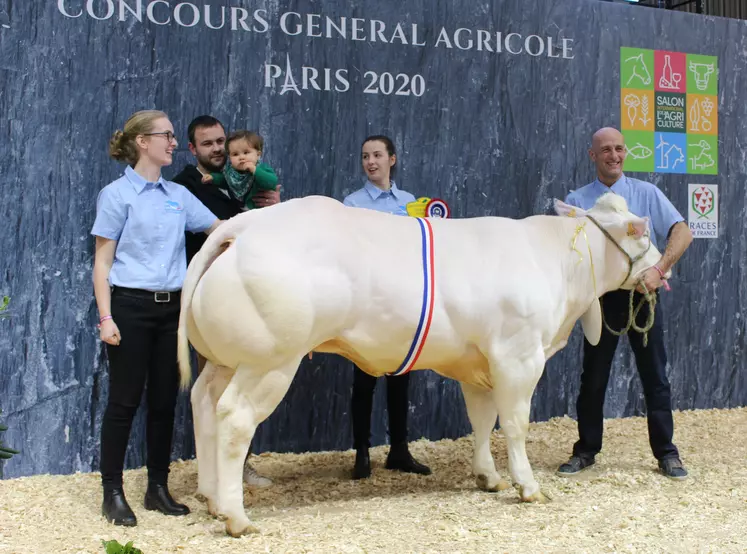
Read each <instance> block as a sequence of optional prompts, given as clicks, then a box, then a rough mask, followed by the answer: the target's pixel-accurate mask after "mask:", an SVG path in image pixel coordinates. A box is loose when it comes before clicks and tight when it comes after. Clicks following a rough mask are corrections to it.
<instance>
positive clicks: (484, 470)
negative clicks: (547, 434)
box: [462, 383, 511, 492]
mask: <svg viewBox="0 0 747 554" xmlns="http://www.w3.org/2000/svg"><path fill="white" fill-rule="evenodd" d="M462 393H463V394H464V403H465V404H466V406H467V415H468V416H469V421H470V423H471V424H472V431H473V432H474V434H475V450H474V454H473V458H472V472H473V473H474V475H475V479H476V480H477V486H478V487H480V488H481V489H482V490H484V491H488V492H496V491H502V490H505V489H507V488H509V487H510V486H511V485H509V484H508V482H506V481H504V480H503V479H501V478H500V476H499V475H498V472H497V471H496V469H495V461H494V460H493V455H492V454H491V453H490V434H491V433H492V432H493V428H494V427H495V420H496V418H497V417H498V407H497V406H496V403H495V399H494V398H493V392H492V391H490V390H484V389H480V388H478V387H475V386H474V385H469V384H467V383H462Z"/></svg>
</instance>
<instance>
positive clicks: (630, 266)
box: [585, 214, 651, 288]
mask: <svg viewBox="0 0 747 554" xmlns="http://www.w3.org/2000/svg"><path fill="white" fill-rule="evenodd" d="M585 217H588V218H589V220H590V221H591V222H592V223H593V224H594V225H596V226H597V227H598V228H599V230H600V231H602V234H604V236H605V237H607V238H608V239H609V240H610V241H611V242H612V244H614V245H615V246H616V247H617V249H618V250H619V251H620V252H622V253H623V256H625V257H626V258H627V259H628V273H627V274H626V275H625V279H623V282H622V283H620V286H619V287H617V288H622V286H623V285H624V284H625V283H626V282H627V281H628V279H629V278H630V275H631V274H632V273H633V266H634V265H635V263H636V262H637V261H638V260H640V259H642V258H643V256H645V255H646V253H647V252H648V251H649V249H650V248H651V237H650V236H649V235H646V236H647V237H648V239H649V240H648V246H647V247H646V249H645V250H644V251H643V252H641V253H640V254H638V255H637V256H636V257H635V258H633V257H632V256H631V255H630V254H628V253H627V252H626V251H625V249H624V248H623V247H622V246H620V243H618V242H617V241H616V240H615V239H614V237H613V236H612V235H610V234H609V232H608V231H607V229H605V228H604V227H602V226H601V225H600V224H599V222H598V221H597V220H596V219H594V218H593V217H592V216H590V215H589V214H586V216H585ZM587 242H588V241H587Z"/></svg>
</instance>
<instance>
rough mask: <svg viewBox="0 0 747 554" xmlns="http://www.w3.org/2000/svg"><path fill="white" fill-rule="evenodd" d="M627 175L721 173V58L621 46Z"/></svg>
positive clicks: (621, 95)
mask: <svg viewBox="0 0 747 554" xmlns="http://www.w3.org/2000/svg"><path fill="white" fill-rule="evenodd" d="M620 122H621V128H622V132H623V135H625V143H626V145H627V147H628V156H627V158H626V160H625V169H626V170H627V171H641V172H647V173H688V174H703V175H717V174H718V57H716V56H701V55H697V54H687V53H685V52H670V51H665V50H647V49H644V48H627V47H622V48H620Z"/></svg>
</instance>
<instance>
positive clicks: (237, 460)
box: [216, 358, 300, 537]
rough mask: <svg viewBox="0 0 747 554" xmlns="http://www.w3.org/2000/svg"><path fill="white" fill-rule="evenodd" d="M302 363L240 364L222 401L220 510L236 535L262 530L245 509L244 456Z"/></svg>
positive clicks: (218, 465)
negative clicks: (263, 366)
mask: <svg viewBox="0 0 747 554" xmlns="http://www.w3.org/2000/svg"><path fill="white" fill-rule="evenodd" d="M299 363H300V358H299V359H298V360H296V361H295V363H294V364H290V365H287V366H284V367H281V368H278V369H273V370H270V371H267V372H260V371H258V370H256V369H252V368H250V367H248V366H245V365H240V366H239V367H238V368H237V369H236V373H235V374H234V376H233V378H232V379H231V382H230V383H229V384H228V387H226V390H225V392H224V393H223V395H222V396H221V397H220V400H219V401H218V406H217V410H216V416H217V421H218V450H217V455H218V456H217V457H218V463H217V469H218V474H217V475H218V494H217V508H216V509H217V511H218V512H219V513H220V514H222V515H225V517H226V531H227V532H228V534H229V535H231V536H233V537H239V536H241V535H245V534H248V533H257V532H259V529H258V528H257V527H255V526H254V525H252V522H251V521H250V520H249V518H248V517H247V516H246V512H245V511H244V488H243V467H244V459H245V458H246V455H247V452H248V451H249V445H250V443H251V441H252V438H253V437H254V432H255V431H256V429H257V426H258V425H259V424H260V423H262V421H264V420H265V419H266V418H267V417H268V416H269V415H270V414H271V413H272V412H273V411H274V410H275V408H276V407H277V406H278V404H280V401H281V400H282V399H283V397H284V396H285V393H286V392H288V388H289V387H290V384H291V381H292V380H293V376H294V375H295V373H296V371H297V370H298V365H299Z"/></svg>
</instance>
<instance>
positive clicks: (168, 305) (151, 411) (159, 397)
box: [101, 287, 179, 488]
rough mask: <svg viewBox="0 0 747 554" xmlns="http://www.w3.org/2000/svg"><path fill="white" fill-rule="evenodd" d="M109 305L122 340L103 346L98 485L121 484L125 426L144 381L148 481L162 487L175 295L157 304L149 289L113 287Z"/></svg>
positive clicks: (174, 384) (172, 392) (174, 389)
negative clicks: (104, 397) (105, 394)
mask: <svg viewBox="0 0 747 554" xmlns="http://www.w3.org/2000/svg"><path fill="white" fill-rule="evenodd" d="M111 309H112V316H113V317H114V322H115V323H116V324H117V327H118V328H119V331H120V334H121V337H122V338H121V342H120V344H119V346H111V345H107V354H108V357H109V399H108V403H107V406H106V412H104V421H103V424H102V426H101V481H102V483H103V485H104V488H111V487H118V486H121V485H122V470H123V468H124V458H125V452H126V451H127V443H128V441H129V438H130V428H131V426H132V420H133V418H134V417H135V412H136V411H137V408H138V405H139V404H140V399H141V397H142V394H143V389H144V388H145V386H146V382H147V403H148V412H147V423H146V442H147V459H146V464H147V468H148V480H149V481H150V482H152V483H158V484H163V485H165V484H166V482H167V479H168V473H169V462H170V458H171V440H172V433H173V429H174V408H175V406H176V397H177V393H178V383H179V377H178V375H179V371H178V366H177V360H176V330H177V324H178V321H179V295H178V294H174V293H172V294H171V301H170V302H164V303H157V302H155V300H154V298H153V293H150V295H148V294H143V293H140V292H138V291H135V290H132V289H122V288H119V287H115V288H114V291H113V292H112V301H111Z"/></svg>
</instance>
